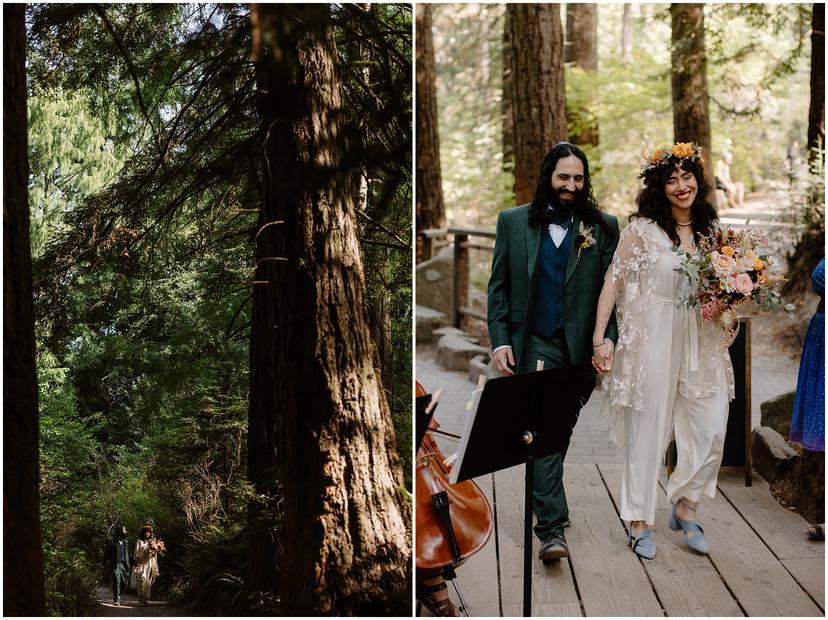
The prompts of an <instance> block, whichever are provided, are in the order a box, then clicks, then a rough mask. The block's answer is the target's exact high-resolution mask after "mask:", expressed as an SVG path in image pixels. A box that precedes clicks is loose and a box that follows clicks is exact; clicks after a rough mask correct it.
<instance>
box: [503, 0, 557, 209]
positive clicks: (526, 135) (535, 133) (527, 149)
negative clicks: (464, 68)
mask: <svg viewBox="0 0 828 620" xmlns="http://www.w3.org/2000/svg"><path fill="white" fill-rule="evenodd" d="M506 11H507V13H509V19H510V21H511V31H510V39H511V42H512V48H511V49H512V53H511V67H512V88H511V97H512V108H513V115H514V116H513V118H514V131H515V143H514V146H515V202H516V204H523V203H526V202H530V201H531V200H532V197H533V196H534V193H535V186H536V185H537V181H538V172H539V170H540V165H541V162H542V161H543V157H544V155H546V153H547V152H548V151H549V149H550V148H551V147H552V146H554V145H555V144H557V143H558V142H560V141H561V140H565V139H566V93H565V90H564V74H563V33H562V32H561V14H560V11H561V9H560V5H559V4H509V5H508V6H507V8H506Z"/></svg>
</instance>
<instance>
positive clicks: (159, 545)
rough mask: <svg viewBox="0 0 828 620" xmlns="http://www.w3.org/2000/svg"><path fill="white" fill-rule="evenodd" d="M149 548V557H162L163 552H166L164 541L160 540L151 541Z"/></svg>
mask: <svg viewBox="0 0 828 620" xmlns="http://www.w3.org/2000/svg"><path fill="white" fill-rule="evenodd" d="M149 548H150V555H164V552H165V551H166V550H167V547H166V546H165V545H164V541H163V540H161V539H160V538H154V539H152V540H151V541H150V544H149Z"/></svg>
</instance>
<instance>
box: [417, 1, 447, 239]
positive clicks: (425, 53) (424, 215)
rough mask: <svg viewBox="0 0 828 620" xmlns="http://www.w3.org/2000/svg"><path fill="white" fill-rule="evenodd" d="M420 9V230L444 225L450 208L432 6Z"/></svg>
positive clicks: (418, 8)
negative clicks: (443, 171) (444, 172)
mask: <svg viewBox="0 0 828 620" xmlns="http://www.w3.org/2000/svg"><path fill="white" fill-rule="evenodd" d="M416 11H417V18H416V19H417V84H416V86H417V96H416V104H417V179H416V182H417V230H418V231H420V230H427V229H429V228H444V227H445V225H446V207H445V204H444V203H443V181H442V176H441V171H440V134H439V130H438V124H437V88H436V86H435V81H436V77H437V72H436V69H435V66H434V41H433V37H432V35H431V5H430V4H418V5H416Z"/></svg>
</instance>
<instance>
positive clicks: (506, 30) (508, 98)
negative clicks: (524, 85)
mask: <svg viewBox="0 0 828 620" xmlns="http://www.w3.org/2000/svg"><path fill="white" fill-rule="evenodd" d="M510 15H511V13H510V12H509V10H508V9H507V10H506V12H505V14H504V15H503V60H502V62H503V93H502V95H501V97H500V102H501V103H500V111H501V112H500V113H501V118H502V119H503V132H502V140H503V170H512V166H514V163H515V114H514V111H513V110H512V107H513V106H512V20H511V18H510ZM512 190H513V191H514V186H513V187H512Z"/></svg>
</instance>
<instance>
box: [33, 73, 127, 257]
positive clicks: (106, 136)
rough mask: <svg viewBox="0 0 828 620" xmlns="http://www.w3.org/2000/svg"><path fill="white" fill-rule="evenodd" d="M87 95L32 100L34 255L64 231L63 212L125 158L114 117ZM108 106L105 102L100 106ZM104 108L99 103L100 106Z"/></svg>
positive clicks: (107, 178)
mask: <svg viewBox="0 0 828 620" xmlns="http://www.w3.org/2000/svg"><path fill="white" fill-rule="evenodd" d="M88 96H89V95H88V94H84V93H80V92H77V93H71V94H67V93H65V92H64V91H63V90H62V89H57V90H56V91H54V92H51V93H41V94H39V95H35V96H33V97H31V98H30V99H29V105H28V126H29V206H30V209H31V222H32V224H31V233H32V240H31V241H32V255H33V256H34V257H38V256H40V254H41V253H42V252H43V248H44V245H45V244H46V242H47V240H48V239H49V238H51V237H53V236H55V235H56V234H60V233H61V232H64V231H65V228H64V226H63V214H64V213H66V212H67V211H70V210H72V209H73V208H75V207H76V206H77V205H78V202H79V201H80V200H82V199H83V198H84V197H85V196H88V195H89V194H91V193H94V192H96V191H99V190H100V189H102V188H103V187H104V186H105V185H106V184H107V182H109V181H110V180H111V179H112V178H113V177H114V176H115V174H116V173H117V172H118V170H120V168H121V166H122V165H123V163H124V161H125V157H126V154H125V153H124V149H123V148H122V147H121V146H119V145H117V144H116V143H115V142H113V140H112V138H111V137H110V136H111V135H112V130H113V127H112V124H113V119H111V118H107V117H106V115H103V116H100V115H96V114H94V113H93V112H92V111H91V110H89V109H88V107H87V97H88ZM101 107H104V106H101ZM99 109H100V108H99Z"/></svg>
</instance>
